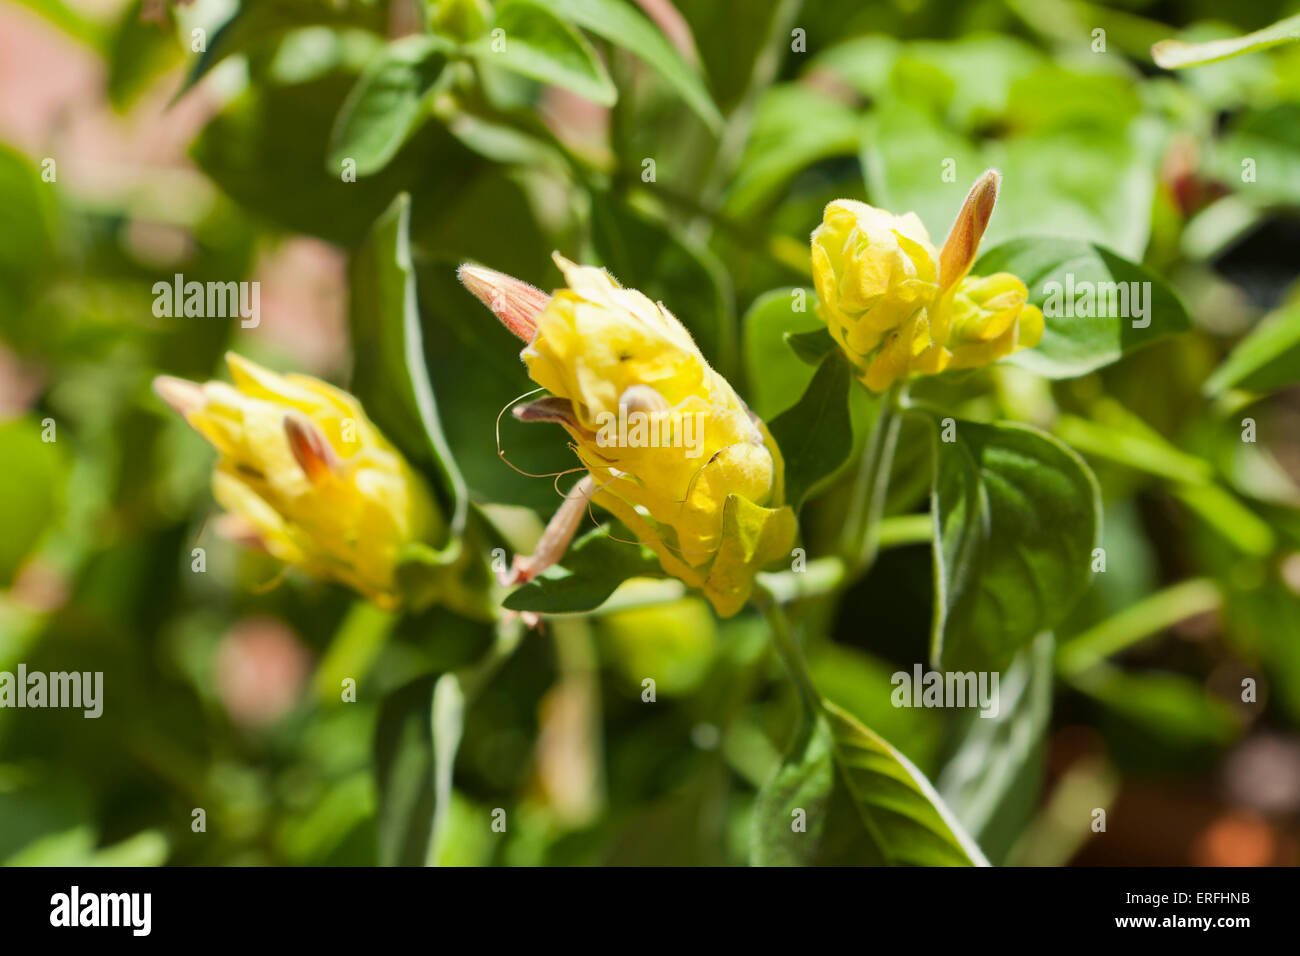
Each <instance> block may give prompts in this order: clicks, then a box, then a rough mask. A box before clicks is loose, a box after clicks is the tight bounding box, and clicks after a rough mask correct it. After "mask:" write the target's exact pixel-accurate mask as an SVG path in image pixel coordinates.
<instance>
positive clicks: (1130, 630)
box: [1056, 578, 1223, 677]
mask: <svg viewBox="0 0 1300 956" xmlns="http://www.w3.org/2000/svg"><path fill="white" fill-rule="evenodd" d="M1222 601H1223V597H1222V595H1221V594H1220V593H1219V588H1218V585H1216V584H1215V583H1214V582H1213V581H1211V580H1210V579H1209V578H1193V579H1192V580H1190V581H1182V582H1180V583H1178V584H1175V585H1173V586H1172V587H1167V588H1165V589H1164V590H1162V591H1157V592H1156V593H1155V594H1152V595H1150V596H1148V597H1146V598H1144V599H1143V600H1141V601H1139V602H1138V603H1137V604H1134V605H1133V606H1132V607H1129V608H1126V609H1125V610H1123V611H1121V612H1120V613H1118V614H1116V615H1115V616H1114V617H1110V618H1107V619H1106V620H1105V621H1102V622H1101V623H1100V624H1098V625H1097V626H1095V627H1092V628H1090V629H1088V630H1086V631H1084V632H1083V633H1082V634H1080V635H1078V636H1077V637H1075V638H1073V639H1072V640H1070V641H1069V642H1067V643H1066V644H1065V645H1064V646H1063V647H1062V648H1061V650H1060V651H1059V653H1058V654H1057V656H1056V669H1057V672H1058V673H1060V674H1061V676H1063V677H1074V676H1077V675H1079V674H1082V673H1083V672H1084V671H1087V670H1088V669H1090V668H1092V667H1094V666H1096V665H1097V664H1100V663H1101V662H1102V661H1103V660H1105V659H1106V658H1107V657H1110V656H1111V655H1112V654H1117V653H1119V652H1120V651H1122V650H1124V649H1125V648H1126V647H1130V646H1131V645H1133V644H1136V643H1137V642H1138V641H1141V640H1143V639H1144V638H1147V637H1150V636H1151V635H1152V634H1156V633H1158V632H1160V631H1163V630H1164V629H1165V628H1167V627H1170V626H1171V625H1174V624H1177V623H1178V622H1179V621H1182V620H1186V619H1187V618H1189V617H1192V616H1193V615H1195V614H1201V613H1204V612H1205V611H1213V610H1214V609H1216V608H1217V607H1219V605H1220V604H1221V603H1222Z"/></svg>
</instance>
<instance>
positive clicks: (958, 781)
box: [938, 634, 1053, 862]
mask: <svg viewBox="0 0 1300 956" xmlns="http://www.w3.org/2000/svg"><path fill="white" fill-rule="evenodd" d="M1052 651H1053V640H1052V635H1051V634H1040V635H1039V636H1038V637H1037V638H1036V639H1035V640H1034V642H1033V644H1031V645H1030V646H1029V647H1028V648H1026V649H1025V650H1023V651H1021V653H1020V654H1019V656H1018V657H1017V658H1016V660H1015V661H1014V662H1012V664H1011V666H1010V667H1009V668H1007V669H1006V670H1005V671H1004V672H1003V673H1002V675H1001V678H1000V679H999V682H998V694H997V702H998V711H997V713H996V714H995V715H992V716H988V717H986V716H984V715H983V714H979V713H972V714H971V716H970V717H969V718H968V719H967V721H966V724H967V726H966V732H965V733H964V735H963V736H962V738H961V743H960V744H959V745H958V747H957V749H956V751H955V752H954V753H953V755H952V757H951V758H949V760H948V762H947V764H945V766H944V769H943V773H942V774H941V775H940V776H939V779H938V788H939V792H940V793H941V794H943V797H944V799H945V800H946V801H947V802H948V806H950V807H951V808H952V810H953V812H954V813H955V814H956V815H957V818H958V819H959V820H961V822H962V823H963V824H964V825H965V826H966V829H967V830H968V831H969V833H970V834H971V836H973V837H974V838H975V839H976V840H978V841H979V844H980V846H981V847H982V848H983V849H984V852H985V853H987V854H988V856H989V858H990V859H992V860H993V861H995V862H998V861H1000V860H1002V859H1004V858H1005V856H1006V854H1007V851H1009V850H1010V849H1011V847H1012V845H1013V844H1014V843H1015V841H1016V839H1017V837H1019V836H1020V834H1021V832H1022V831H1023V830H1024V828H1025V827H1026V826H1027V825H1028V823H1029V821H1030V819H1031V818H1032V816H1033V813H1034V810H1035V809H1036V807H1037V804H1038V790H1039V787H1040V786H1041V784H1042V778H1043V770H1044V757H1045V752H1044V747H1043V738H1044V735H1045V734H1046V732H1047V725H1048V721H1049V720H1050V718H1051V714H1052Z"/></svg>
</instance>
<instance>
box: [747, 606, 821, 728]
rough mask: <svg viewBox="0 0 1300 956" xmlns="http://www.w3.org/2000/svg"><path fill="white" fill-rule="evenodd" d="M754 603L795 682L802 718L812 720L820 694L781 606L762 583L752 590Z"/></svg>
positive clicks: (817, 709)
mask: <svg viewBox="0 0 1300 956" xmlns="http://www.w3.org/2000/svg"><path fill="white" fill-rule="evenodd" d="M754 603H755V604H757V605H758V606H759V607H760V608H762V610H763V616H764V617H765V618H767V626H768V629H769V630H770V631H771V632H772V646H773V647H775V648H776V653H777V656H778V657H780V658H781V663H782V665H783V666H784V667H785V670H786V673H787V674H789V675H790V680H792V681H793V682H794V686H795V690H796V691H798V693H799V703H800V704H801V705H802V709H803V714H804V716H805V717H806V718H810V719H811V718H812V717H813V716H814V715H816V714H817V712H818V711H819V710H820V709H821V694H819V693H817V688H816V687H815V686H814V685H813V681H812V676H811V675H810V674H809V673H808V664H807V662H806V661H805V660H804V657H803V650H802V649H801V648H800V647H799V645H798V643H797V642H796V641H795V639H794V635H793V634H791V633H790V623H789V622H788V621H787V620H786V617H785V611H784V610H782V609H781V603H780V602H779V601H778V600H776V597H775V595H773V594H772V593H771V592H770V591H768V590H767V588H766V587H764V586H763V585H762V584H761V583H760V584H758V585H757V586H756V587H755V589H754ZM806 723H807V721H806Z"/></svg>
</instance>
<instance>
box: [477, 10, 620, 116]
mask: <svg viewBox="0 0 1300 956" xmlns="http://www.w3.org/2000/svg"><path fill="white" fill-rule="evenodd" d="M498 31H503V32H501V33H498ZM471 49H473V50H474V52H475V53H476V55H477V56H478V58H479V60H480V61H481V62H483V63H485V64H487V65H490V66H493V67H500V68H501V69H505V70H510V71H511V72H513V73H518V74H519V75H520V76H527V77H529V78H531V79H534V80H538V81H540V82H542V83H550V84H553V85H555V86H559V87H563V88H564V89H566V90H570V91H572V92H574V93H577V94H578V95H579V96H582V97H585V98H586V99H589V100H591V101H592V102H595V103H600V104H601V105H602V106H612V105H613V104H614V101H615V100H617V99H618V91H617V90H616V89H615V88H614V82H613V81H612V80H611V79H610V78H609V74H608V73H607V72H606V71H605V67H604V65H603V64H602V63H601V62H600V58H599V57H597V56H596V51H595V50H593V49H592V47H591V44H590V43H588V42H587V40H586V38H585V37H583V35H582V34H581V33H579V32H578V31H577V30H574V29H573V28H572V27H570V26H569V25H568V24H566V23H565V22H564V21H563V20H561V19H560V18H559V17H557V16H556V15H555V14H554V13H552V12H551V11H549V10H547V9H546V8H545V7H542V6H539V5H538V4H536V3H532V2H531V0H508V2H507V3H506V4H505V5H504V6H501V7H499V8H498V9H497V15H496V19H495V20H494V21H493V29H492V32H491V33H490V34H489V35H488V36H485V37H482V38H480V39H479V40H478V41H477V42H476V43H474V44H473V46H472V47H471Z"/></svg>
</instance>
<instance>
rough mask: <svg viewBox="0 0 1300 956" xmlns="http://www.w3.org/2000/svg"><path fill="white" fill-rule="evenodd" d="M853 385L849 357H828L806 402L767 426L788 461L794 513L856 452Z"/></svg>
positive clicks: (801, 401) (787, 481) (787, 490)
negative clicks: (851, 408) (851, 404)
mask: <svg viewBox="0 0 1300 956" xmlns="http://www.w3.org/2000/svg"><path fill="white" fill-rule="evenodd" d="M851 380H852V376H851V375H850V373H849V363H848V361H847V360H846V359H845V358H844V355H843V354H842V353H841V352H840V351H839V350H838V349H837V350H835V351H832V352H828V353H827V354H826V357H825V358H824V359H822V363H821V365H819V366H818V367H817V372H816V373H815V374H814V375H813V380H812V381H811V382H810V383H809V384H808V389H807V391H805V392H804V393H803V397H802V398H800V399H799V401H798V402H797V403H796V404H795V405H794V406H792V407H791V408H788V409H786V410H785V411H784V412H782V413H781V414H780V415H778V416H777V417H776V418H774V419H772V421H771V422H770V423H769V424H768V429H769V430H770V431H771V432H772V437H773V438H775V439H776V444H777V447H779V448H780V449H781V455H782V457H783V458H785V500H786V501H787V502H788V503H789V505H790V506H791V507H792V508H794V509H795V511H798V510H799V508H800V506H801V505H802V504H803V502H804V499H805V498H806V497H808V495H809V493H810V492H811V491H812V490H813V489H814V488H815V487H816V486H817V485H818V484H819V483H821V482H822V481H823V480H824V479H826V478H829V477H830V476H831V475H833V474H834V473H835V472H836V471H837V470H838V469H839V467H840V466H841V465H842V464H844V462H845V461H846V460H847V459H848V457H849V452H850V451H851V450H852V448H853V424H852V422H851V421H850V420H849V383H850V381H851Z"/></svg>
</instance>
